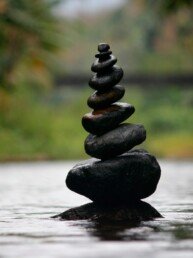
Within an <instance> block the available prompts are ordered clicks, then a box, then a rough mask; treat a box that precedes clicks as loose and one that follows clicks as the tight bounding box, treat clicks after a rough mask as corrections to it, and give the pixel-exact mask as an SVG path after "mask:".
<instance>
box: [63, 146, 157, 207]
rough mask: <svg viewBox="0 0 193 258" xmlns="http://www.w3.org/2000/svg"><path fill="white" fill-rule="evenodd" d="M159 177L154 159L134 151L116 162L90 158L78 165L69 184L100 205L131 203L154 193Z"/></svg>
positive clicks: (117, 158) (68, 181)
mask: <svg viewBox="0 0 193 258" xmlns="http://www.w3.org/2000/svg"><path fill="white" fill-rule="evenodd" d="M160 175H161V170H160V166H159V164H158V162H157V160H156V159H155V157H153V156H152V155H150V154H149V153H148V152H146V151H144V150H133V151H129V152H127V153H125V154H123V155H121V156H118V157H115V158H114V159H109V160H105V161H99V160H96V159H90V160H87V161H85V162H84V163H81V164H78V165H76V166H75V167H74V168H72V169H71V170H70V171H69V173H68V175H67V178H66V185H67V187H68V188H69V189H70V190H72V191H74V192H76V193H79V194H81V195H84V196H86V197H87V198H89V199H91V200H92V201H94V202H97V203H99V204H105V205H114V204H128V203H133V202H136V201H137V200H140V199H143V198H146V197H148V196H150V195H151V194H153V193H154V191H155V190H156V187H157V184H158V182H159V179H160Z"/></svg>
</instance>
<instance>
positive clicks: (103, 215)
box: [53, 201, 162, 222]
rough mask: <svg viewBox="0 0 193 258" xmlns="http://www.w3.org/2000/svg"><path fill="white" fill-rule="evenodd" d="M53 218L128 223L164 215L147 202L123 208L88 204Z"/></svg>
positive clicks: (123, 206)
mask: <svg viewBox="0 0 193 258" xmlns="http://www.w3.org/2000/svg"><path fill="white" fill-rule="evenodd" d="M53 218H56V219H61V220H93V221H104V222H105V221H107V222H110V221H112V222H113V221H116V222H118V221H127V222H136V221H137V222H140V221H146V220H152V219H155V218H162V215H161V214H160V213H159V212H158V211H157V210H156V209H155V208H153V207H152V206H151V205H150V204H148V203H146V202H142V201H139V202H137V203H133V204H129V205H122V206H114V207H109V206H99V205H97V204H96V203H88V204H85V205H82V206H79V207H76V208H72V209H69V210H67V211H65V212H63V213H61V214H58V215H56V216H54V217H53Z"/></svg>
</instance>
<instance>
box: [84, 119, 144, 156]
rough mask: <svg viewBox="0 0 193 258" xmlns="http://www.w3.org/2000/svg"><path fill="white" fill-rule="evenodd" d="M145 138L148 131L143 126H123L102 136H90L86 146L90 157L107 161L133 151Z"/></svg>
mask: <svg viewBox="0 0 193 258" xmlns="http://www.w3.org/2000/svg"><path fill="white" fill-rule="evenodd" d="M101 126H102V125H101ZM103 126H105V124H104V125H103ZM145 138H146V131H145V128H144V127H143V125H135V124H121V125H120V126H118V127H117V128H116V129H114V130H111V131H110V132H107V133H105V134H103V135H101V136H97V135H93V134H89V135H88V136H87V138H86V140H85V145H84V146H85V151H86V153H87V154H88V155H90V156H92V157H94V158H97V159H103V160H105V159H110V158H113V157H115V156H117V155H121V154H123V153H124V152H126V151H129V150H131V149H132V148H133V147H135V146H136V145H138V144H140V143H142V142H143V141H144V140H145Z"/></svg>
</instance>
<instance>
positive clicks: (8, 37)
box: [0, 0, 61, 88]
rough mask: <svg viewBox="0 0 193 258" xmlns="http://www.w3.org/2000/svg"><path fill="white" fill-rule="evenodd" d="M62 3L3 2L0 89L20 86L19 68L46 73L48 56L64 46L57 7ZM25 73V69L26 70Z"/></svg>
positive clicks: (52, 0)
mask: <svg viewBox="0 0 193 258" xmlns="http://www.w3.org/2000/svg"><path fill="white" fill-rule="evenodd" d="M58 2H59V0H27V1H26V0H1V2H0V56H1V58H0V86H1V87H3V86H4V87H5V88H7V87H8V86H10V85H11V84H16V83H17V81H15V77H14V72H15V69H16V68H17V66H18V65H20V63H21V62H22V64H23V65H24V64H25V65H26V64H27V66H28V69H30V70H31V72H33V68H35V69H36V70H38V69H39V70H40V71H41V72H43V70H44V67H45V66H47V65H48V60H47V59H46V57H48V54H49V53H50V52H51V51H53V50H54V49H55V48H56V47H58V46H61V36H60V33H59V26H58V20H57V18H56V16H54V15H53V10H52V9H53V6H54V5H56V4H57V3H58ZM24 72H25V70H24Z"/></svg>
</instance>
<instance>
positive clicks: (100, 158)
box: [55, 43, 161, 220]
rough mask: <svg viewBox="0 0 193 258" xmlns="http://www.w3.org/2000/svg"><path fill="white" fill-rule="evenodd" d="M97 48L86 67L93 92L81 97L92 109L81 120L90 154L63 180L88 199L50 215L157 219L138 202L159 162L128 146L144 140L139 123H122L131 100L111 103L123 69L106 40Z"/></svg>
mask: <svg viewBox="0 0 193 258" xmlns="http://www.w3.org/2000/svg"><path fill="white" fill-rule="evenodd" d="M98 51H99V53H98V54H96V55H95V57H96V58H97V59H96V60H95V61H94V63H93V64H92V66H91V70H92V71H93V72H94V75H93V76H92V77H91V79H90V81H89V85H90V87H91V88H92V89H95V90H96V91H95V92H94V93H93V94H92V95H91V96H90V97H89V98H88V101H87V104H88V106H89V107H90V108H92V109H93V111H92V112H91V113H88V114H85V115H84V116H83V118H82V125H83V127H84V129H85V130H86V131H87V132H88V133H89V135H88V136H87V138H86V140H85V143H84V146H85V151H86V153H87V154H88V155H90V156H92V157H93V158H92V159H89V160H86V161H84V162H82V163H80V164H78V165H76V166H75V167H73V168H72V169H71V170H70V171H69V173H68V175H67V178H66V185H67V187H68V188H69V189H71V190H72V191H74V192H76V193H78V194H81V195H84V196H86V197H87V198H89V199H90V200H92V201H93V203H92V204H88V205H84V206H81V207H77V208H74V209H70V210H68V211H65V212H64V213H62V214H59V215H56V216H55V218H61V219H67V220H69V219H72V220H74V219H75V220H77V219H85V218H86V219H107V218H108V219H109V218H111V219H112V220H117V214H119V216H118V218H119V220H121V219H127V220H135V219H136V220H147V219H152V218H155V217H161V215H160V214H159V212H157V211H156V210H155V209H154V208H153V207H152V206H151V205H149V204H146V203H144V202H142V201H141V199H144V198H146V197H148V196H150V195H151V194H153V193H154V192H155V190H156V187H157V184H158V182H159V179H160V176H161V169H160V166H159V164H158V162H157V160H156V158H155V157H154V156H152V155H151V154H149V153H148V152H147V151H146V150H142V149H139V148H138V149H136V148H135V149H133V148H134V147H136V146H137V145H139V144H141V143H142V142H144V141H145V139H146V130H145V128H144V127H143V125H140V124H131V123H128V122H126V123H123V122H124V121H125V120H126V119H128V118H129V117H130V116H132V115H133V113H134V112H135V108H134V106H133V105H132V104H128V103H122V102H117V101H119V100H120V99H121V98H122V97H123V96H124V93H125V89H124V87H123V86H121V85H119V82H120V81H121V79H122V77H123V70H122V68H120V67H119V66H117V65H115V64H116V62H117V58H116V57H115V56H114V55H112V51H111V50H110V46H109V45H108V44H106V43H101V44H99V45H98ZM75 214H76V216H75ZM120 214H121V215H120Z"/></svg>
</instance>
